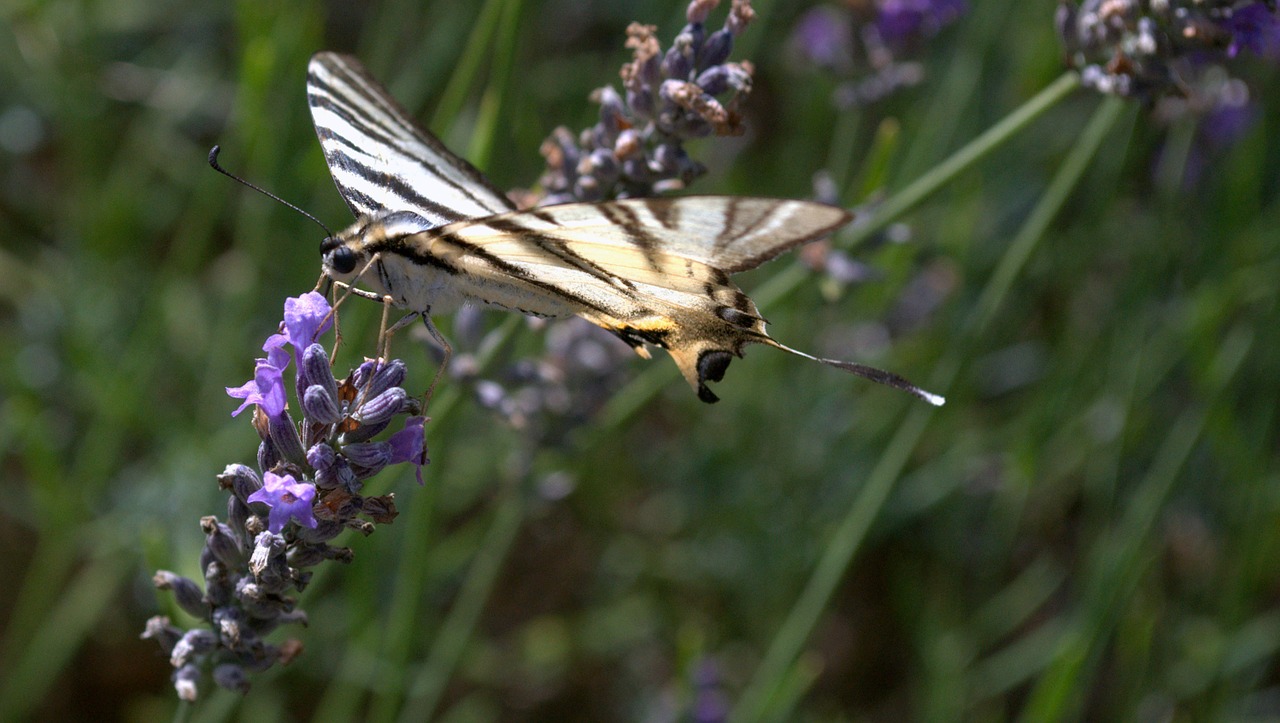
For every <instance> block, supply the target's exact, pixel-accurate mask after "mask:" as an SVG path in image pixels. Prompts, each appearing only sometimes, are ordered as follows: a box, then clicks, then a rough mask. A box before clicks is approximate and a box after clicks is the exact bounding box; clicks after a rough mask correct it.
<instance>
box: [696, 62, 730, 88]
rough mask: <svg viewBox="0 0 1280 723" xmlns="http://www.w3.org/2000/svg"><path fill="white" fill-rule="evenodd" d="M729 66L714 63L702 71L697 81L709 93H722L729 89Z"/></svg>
mask: <svg viewBox="0 0 1280 723" xmlns="http://www.w3.org/2000/svg"><path fill="white" fill-rule="evenodd" d="M729 77H730V76H729V68H728V67H727V66H724V65H713V66H711V67H710V68H707V69H706V70H704V71H702V74H701V75H699V76H698V80H697V81H696V82H697V84H698V86H699V87H701V88H702V92H704V93H706V94H707V95H720V94H721V93H723V92H725V91H726V90H728V89H729Z"/></svg>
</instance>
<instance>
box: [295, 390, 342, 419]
mask: <svg viewBox="0 0 1280 723" xmlns="http://www.w3.org/2000/svg"><path fill="white" fill-rule="evenodd" d="M302 411H303V413H304V414H305V415H306V418H307V419H308V420H309V421H312V422H317V423H319V424H336V423H338V422H339V421H341V420H342V409H341V408H340V407H339V406H338V395H337V393H336V391H334V392H330V391H329V390H328V389H327V388H326V387H325V386H324V385H321V384H312V385H311V386H309V387H307V389H306V391H304V392H303V393H302Z"/></svg>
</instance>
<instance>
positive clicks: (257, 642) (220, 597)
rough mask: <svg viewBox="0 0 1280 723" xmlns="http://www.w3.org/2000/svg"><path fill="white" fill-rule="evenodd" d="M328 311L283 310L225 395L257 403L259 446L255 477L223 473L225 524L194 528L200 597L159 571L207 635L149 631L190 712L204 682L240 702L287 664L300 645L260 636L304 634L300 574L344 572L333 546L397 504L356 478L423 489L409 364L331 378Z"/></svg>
mask: <svg viewBox="0 0 1280 723" xmlns="http://www.w3.org/2000/svg"><path fill="white" fill-rule="evenodd" d="M331 316H332V309H330V307H329V304H328V302H327V301H326V300H325V299H324V297H323V296H321V295H320V294H316V293H314V292H312V293H309V294H304V295H302V296H300V297H297V298H291V299H289V300H288V301H287V302H286V303H285V314H284V321H283V323H282V324H281V332H280V333H277V334H273V335H272V336H271V337H270V338H268V339H267V342H266V343H265V344H264V345H263V350H264V351H265V352H266V353H267V356H266V358H264V359H258V360H257V361H256V364H255V370H254V378H253V380H251V381H250V382H248V383H246V384H244V385H242V386H240V387H230V388H228V389H227V394H228V395H230V396H231V397H233V398H236V399H242V400H244V403H243V404H241V406H240V408H238V409H237V410H236V411H235V412H233V414H239V413H240V412H241V411H243V410H244V409H246V408H247V407H248V406H250V405H252V406H253V407H254V408H255V411H254V415H253V425H254V428H255V429H256V430H257V431H258V434H259V437H260V438H261V440H262V442H261V444H260V445H259V448H258V462H259V467H260V468H261V470H262V472H261V474H259V472H257V471H255V470H253V469H252V468H250V467H247V466H245V465H239V464H233V465H228V466H227V468H226V470H224V472H223V473H222V474H221V475H220V476H219V477H218V483H219V486H221V487H222V488H223V489H225V490H228V491H230V492H231V496H230V498H229V499H228V501H227V522H226V523H223V522H219V521H218V520H217V519H216V518H214V517H206V518H204V519H203V520H201V526H202V528H203V529H204V531H205V548H204V552H203V554H202V555H201V565H202V567H203V575H204V589H203V592H202V591H201V589H200V586H199V585H198V584H197V583H196V582H195V581H193V580H190V579H188V578H185V577H182V576H180V575H177V574H175V573H172V572H168V571H164V570H162V571H160V572H157V573H156V576H155V585H156V587H158V588H160V589H165V590H170V591H172V592H173V593H174V595H175V598H176V600H177V602H178V604H179V606H180V607H182V609H183V610H184V611H186V612H187V613H188V614H190V615H192V616H194V617H197V618H200V619H202V620H204V621H205V622H206V623H207V624H208V627H207V628H205V627H197V628H194V629H192V630H188V631H183V630H181V629H180V628H178V627H177V626H175V625H173V623H172V622H170V621H169V620H168V618H164V617H156V618H152V619H151V620H150V621H148V623H147V628H146V631H145V632H144V633H143V637H145V638H150V639H153V640H155V641H156V642H157V643H159V644H160V646H161V647H162V648H163V649H164V650H165V652H166V653H167V654H168V655H169V656H170V662H171V663H172V664H173V667H174V675H173V682H174V688H175V690H176V691H177V692H178V695H179V697H181V698H182V699H184V700H194V699H195V698H196V697H197V696H198V695H199V686H200V684H201V681H202V680H204V679H205V678H206V677H210V678H212V680H213V681H214V682H215V683H216V684H217V685H219V686H221V687H223V688H226V689H228V690H233V691H236V692H240V693H244V692H245V691H247V690H248V687H249V677H248V674H249V672H250V671H255V670H263V669H266V668H268V667H270V666H272V665H274V664H275V663H284V662H288V661H289V660H290V659H292V658H293V657H295V656H296V655H298V654H299V653H300V652H301V643H299V642H298V641H296V640H295V641H285V643H284V644H282V645H279V646H277V645H272V644H269V643H267V642H265V640H264V638H265V637H266V635H267V634H269V633H270V632H271V631H272V630H274V629H275V628H277V627H279V626H280V625H284V624H287V623H296V622H306V615H305V613H303V612H302V611H301V610H298V609H297V608H296V602H295V600H294V598H293V597H291V596H290V593H291V592H300V591H301V590H302V589H303V588H305V587H306V585H307V583H308V581H309V580H310V573H309V572H306V571H305V568H307V567H310V566H312V565H316V564H319V563H320V562H323V561H325V560H337V561H339V562H348V561H350V560H351V558H352V552H351V550H350V549H347V548H337V547H333V546H332V545H330V544H329V541H330V540H332V539H333V538H334V537H336V536H337V535H338V534H339V533H340V532H342V531H343V530H344V529H348V528H350V529H354V530H358V531H360V532H361V533H362V534H366V535H368V534H371V533H372V532H373V530H374V528H375V525H377V524H383V523H389V522H391V521H392V520H393V519H395V517H396V514H397V513H396V509H395V503H394V496H393V495H384V496H378V497H365V496H362V495H361V494H360V492H361V489H362V487H363V486H364V482H365V480H367V479H368V478H369V477H371V476H372V475H374V474H376V473H377V472H378V471H380V470H382V469H383V468H385V467H386V466H388V465H392V464H400V463H409V464H412V465H413V466H414V467H415V472H416V474H417V477H418V482H419V483H421V482H422V466H423V465H425V464H426V463H427V458H426V451H427V450H426V444H425V438H424V434H423V428H424V424H425V422H426V419H425V418H424V417H421V416H415V415H416V413H417V411H418V408H417V402H416V401H415V400H412V399H410V398H409V396H408V394H406V393H405V391H404V389H403V388H401V387H400V386H399V385H400V383H401V382H402V381H403V380H404V376H405V370H404V363H403V362H401V361H399V360H392V361H390V362H379V361H366V362H365V363H363V364H361V365H360V366H359V367H358V368H357V369H355V370H354V371H353V372H352V373H351V374H350V375H348V377H347V378H346V379H344V380H341V381H339V380H338V379H335V378H334V376H333V373H332V372H331V371H330V366H329V357H328V354H327V353H326V352H325V350H324V347H323V346H321V345H320V344H318V343H315V340H316V337H317V336H318V335H319V334H322V333H324V332H325V331H326V330H327V329H328V328H329V327H330V325H331ZM291 363H293V364H295V366H296V371H295V378H296V395H297V398H298V400H299V405H300V407H301V409H302V422H301V423H300V424H297V423H294V421H293V419H292V417H291V415H290V413H289V410H288V403H287V395H286V393H285V391H284V382H283V377H284V372H285V371H286V369H287V368H288V366H289V364H291ZM400 415H404V416H406V417H407V418H406V420H405V422H404V425H403V429H401V430H399V431H397V432H395V433H394V434H392V435H391V437H390V438H389V439H388V440H386V441H377V440H375V439H374V437H376V436H377V435H379V434H380V433H382V432H383V431H384V430H386V429H387V428H388V427H389V426H391V424H392V422H393V420H394V418H395V417H396V416H400Z"/></svg>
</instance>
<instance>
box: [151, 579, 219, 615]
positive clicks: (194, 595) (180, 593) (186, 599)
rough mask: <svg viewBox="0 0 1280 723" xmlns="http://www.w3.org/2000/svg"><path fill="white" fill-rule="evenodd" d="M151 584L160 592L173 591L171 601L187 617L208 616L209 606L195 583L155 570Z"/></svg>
mask: <svg viewBox="0 0 1280 723" xmlns="http://www.w3.org/2000/svg"><path fill="white" fill-rule="evenodd" d="M151 582H152V584H154V585H155V586H156V587H157V588H158V589H160V590H171V591H173V599H174V600H176V601H177V602H178V606H179V607H181V608H182V609H183V610H185V611H186V612H187V614H188V615H190V616H192V617H195V618H204V616H205V615H208V614H209V604H208V603H207V602H205V600H204V593H203V592H201V591H200V586H199V585H197V584H196V583H195V581H193V580H191V579H189V578H185V577H183V576H181V575H179V574H177V573H173V572H169V571H168V570H157V571H156V574H155V575H154V576H152V578H151Z"/></svg>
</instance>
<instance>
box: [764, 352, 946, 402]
mask: <svg viewBox="0 0 1280 723" xmlns="http://www.w3.org/2000/svg"><path fill="white" fill-rule="evenodd" d="M769 341H770V342H772V343H773V344H775V345H776V346H777V347H778V348H779V349H781V350H783V351H789V352H791V353H792V354H795V355H796V356H802V357H804V358H805V359H812V360H813V361H816V362H819V363H822V364H826V365H827V366H830V367H835V368H836V369H841V370H843V371H846V372H849V373H850V374H857V375H858V376H860V377H862V378H863V379H870V380H871V381H873V382H876V383H877V384H883V385H885V386H886V387H893V388H894V389H901V390H902V391H904V392H906V393H908V394H913V395H915V396H917V397H919V398H920V399H923V400H924V401H926V402H928V403H930V404H932V405H933V406H935V407H941V406H942V405H943V404H946V402H947V399H946V397H944V396H942V395H941V394H934V393H933V392H929V391H925V390H924V389H921V388H920V387H917V386H916V385H914V384H912V383H911V382H909V381H907V380H906V379H903V378H902V377H900V376H898V375H897V374H894V373H893V372H887V371H885V370H883V369H877V368H875V367H871V366H867V365H866V364H858V363H857V362H848V361H841V360H839V359H824V358H823V357H820V356H814V355H812V354H806V353H804V352H802V351H800V350H798V349H792V348H791V347H789V346H786V345H784V344H778V343H777V342H776V341H775V340H773V339H770V340H769Z"/></svg>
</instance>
